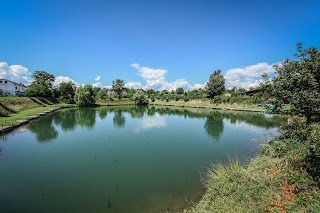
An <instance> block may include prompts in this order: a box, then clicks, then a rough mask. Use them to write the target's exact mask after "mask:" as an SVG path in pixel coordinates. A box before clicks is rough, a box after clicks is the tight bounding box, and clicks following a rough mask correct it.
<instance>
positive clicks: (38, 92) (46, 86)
mask: <svg viewBox="0 0 320 213" xmlns="http://www.w3.org/2000/svg"><path fill="white" fill-rule="evenodd" d="M32 78H33V80H34V81H33V82H32V83H31V85H30V86H29V87H28V89H27V90H26V91H25V95H26V96H29V97H50V96H52V83H53V82H54V79H55V78H54V76H53V75H51V74H49V73H47V72H46V71H35V72H34V73H33V74H32Z"/></svg>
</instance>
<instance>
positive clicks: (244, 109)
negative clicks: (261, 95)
mask: <svg viewBox="0 0 320 213" xmlns="http://www.w3.org/2000/svg"><path fill="white" fill-rule="evenodd" d="M149 105H151V106H170V107H182V108H201V109H213V110H226V111H241V112H261V113H265V112H266V110H265V109H261V110H259V109H246V108H242V109H241V108H231V107H218V106H217V107H215V106H197V105H183V104H162V103H149Z"/></svg>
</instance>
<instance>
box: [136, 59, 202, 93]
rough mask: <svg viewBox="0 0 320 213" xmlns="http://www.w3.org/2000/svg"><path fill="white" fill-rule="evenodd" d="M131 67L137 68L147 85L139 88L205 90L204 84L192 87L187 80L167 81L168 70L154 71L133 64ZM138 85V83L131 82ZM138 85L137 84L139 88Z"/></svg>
mask: <svg viewBox="0 0 320 213" xmlns="http://www.w3.org/2000/svg"><path fill="white" fill-rule="evenodd" d="M130 66H132V67H134V68H136V69H137V70H138V71H139V75H140V76H141V77H142V78H143V79H144V80H145V81H146V83H147V85H145V86H142V85H141V83H139V84H140V85H139V87H141V88H143V89H154V90H160V91H161V90H168V91H172V90H176V89H177V88H179V87H182V88H183V89H185V90H192V89H196V88H203V87H204V86H203V85H202V84H195V85H191V84H189V83H188V81H187V80H185V79H177V80H175V81H174V82H167V81H166V78H165V76H166V74H167V72H168V71H167V70H166V69H154V68H150V67H142V66H140V65H139V64H131V65H130ZM130 83H137V82H130ZM137 85H138V84H136V86H137Z"/></svg>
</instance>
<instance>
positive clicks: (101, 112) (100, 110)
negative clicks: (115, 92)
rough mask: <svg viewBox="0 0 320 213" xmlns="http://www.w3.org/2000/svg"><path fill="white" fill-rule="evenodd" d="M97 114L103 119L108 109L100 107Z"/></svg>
mask: <svg viewBox="0 0 320 213" xmlns="http://www.w3.org/2000/svg"><path fill="white" fill-rule="evenodd" d="M98 115H99V118H100V119H101V120H103V119H105V118H106V117H107V115H108V110H107V109H106V108H102V109H99V110H98Z"/></svg>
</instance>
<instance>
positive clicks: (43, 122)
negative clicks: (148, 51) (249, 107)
mask: <svg viewBox="0 0 320 213" xmlns="http://www.w3.org/2000/svg"><path fill="white" fill-rule="evenodd" d="M281 122H284V118H283V117H278V116H269V115H265V114H263V113H244V112H241V113H239V112H227V111H212V110H205V109H191V108H190V109H186V108H165V107H150V106H149V107H100V108H73V109H64V110H61V111H57V112H55V113H53V114H51V115H48V116H45V117H42V118H40V119H38V120H35V121H32V122H30V123H29V124H28V125H25V126H23V127H21V128H19V129H16V130H15V131H13V132H11V133H9V134H7V135H5V136H2V137H1V141H0V147H1V152H0V174H1V175H0V212H77V213H79V212H110V213H112V212H114V213H122V212H123V213H127V212H130V213H136V212H139V213H141V212H166V211H168V212H175V211H178V210H181V209H183V208H185V207H187V206H188V205H190V203H192V202H196V201H198V200H199V199H200V197H201V194H203V193H204V190H205V189H204V188H203V184H202V183H201V178H202V177H204V176H205V172H206V170H207V168H208V167H209V166H210V165H211V164H212V163H225V162H227V161H228V160H229V159H230V158H238V159H239V160H240V161H241V162H243V163H246V162H248V159H250V158H252V157H255V156H256V155H257V154H258V152H259V145H260V144H261V143H263V142H265V141H266V140H267V139H268V138H270V137H274V136H275V135H276V134H277V127H278V126H279V125H280V124H281Z"/></svg>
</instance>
